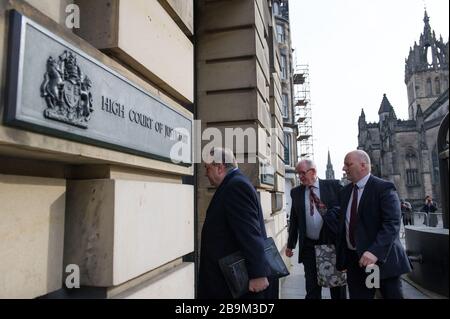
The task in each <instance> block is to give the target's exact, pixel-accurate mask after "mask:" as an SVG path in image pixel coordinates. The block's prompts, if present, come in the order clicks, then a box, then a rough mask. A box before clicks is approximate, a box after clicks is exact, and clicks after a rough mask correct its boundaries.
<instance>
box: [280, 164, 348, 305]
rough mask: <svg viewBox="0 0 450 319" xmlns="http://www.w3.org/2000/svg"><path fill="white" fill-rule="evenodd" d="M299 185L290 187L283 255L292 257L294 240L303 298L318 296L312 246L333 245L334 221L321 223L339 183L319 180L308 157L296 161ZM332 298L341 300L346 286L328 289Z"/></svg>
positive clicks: (336, 199)
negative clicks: (301, 272)
mask: <svg viewBox="0 0 450 319" xmlns="http://www.w3.org/2000/svg"><path fill="white" fill-rule="evenodd" d="M295 170H296V172H297V173H298V175H299V177H300V182H301V185H300V186H298V187H295V188H293V189H292V190H291V198H292V208H291V214H290V223H289V238H288V244H287V248H286V256H287V257H292V256H293V255H294V253H293V249H294V248H295V246H296V244H297V240H298V247H299V248H298V249H299V251H298V262H299V263H303V266H304V269H305V284H306V299H322V288H321V287H320V286H319V285H318V283H317V270H316V255H315V249H314V246H315V245H323V244H334V242H335V237H336V231H337V224H336V225H334V226H335V227H334V226H333V225H331V224H327V223H324V220H323V219H322V214H324V213H325V212H326V211H327V209H331V208H337V207H338V206H339V192H340V190H341V189H342V186H341V185H340V184H339V181H337V180H320V179H319V178H318V177H317V169H316V165H315V163H314V162H313V161H311V160H302V161H300V162H299V163H298V164H297V166H296V168H295ZM330 292H331V298H332V299H345V298H346V287H345V286H344V287H335V288H330Z"/></svg>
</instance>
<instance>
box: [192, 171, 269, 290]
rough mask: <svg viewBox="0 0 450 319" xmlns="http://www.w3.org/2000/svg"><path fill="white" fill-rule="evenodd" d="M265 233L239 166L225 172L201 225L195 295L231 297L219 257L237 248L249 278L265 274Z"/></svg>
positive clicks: (254, 197) (257, 206) (255, 198)
mask: <svg viewBox="0 0 450 319" xmlns="http://www.w3.org/2000/svg"><path fill="white" fill-rule="evenodd" d="M266 237H267V235H266V229H265V226H264V218H263V213H262V209H261V205H260V203H259V198H258V194H257V193H256V190H255V188H254V187H253V185H252V184H251V183H250V181H249V180H248V178H247V177H245V176H244V175H243V174H242V173H241V172H240V171H239V170H235V171H233V172H231V173H229V174H228V175H227V176H226V177H225V179H224V180H223V182H222V184H220V186H219V187H218V189H217V190H216V192H215V194H214V196H213V198H212V200H211V203H210V204H209V207H208V210H207V212H206V219H205V223H204V224H203V229H202V238H201V253H200V270H199V287H198V297H199V298H202V299H203V298H232V296H231V293H230V291H229V289H228V286H227V285H226V282H225V278H224V276H223V274H222V272H221V270H220V267H219V263H218V261H219V259H221V258H223V257H225V256H227V255H230V254H232V253H235V252H237V251H241V252H242V253H243V255H244V257H245V259H246V266H247V270H248V274H249V278H250V279H252V278H259V277H266V276H267V275H268V274H269V272H268V270H269V268H268V265H267V262H266V259H265V254H264V240H265V238H266Z"/></svg>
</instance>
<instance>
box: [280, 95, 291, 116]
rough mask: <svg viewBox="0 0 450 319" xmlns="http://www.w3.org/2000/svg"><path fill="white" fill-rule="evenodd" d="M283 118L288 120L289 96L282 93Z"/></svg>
mask: <svg viewBox="0 0 450 319" xmlns="http://www.w3.org/2000/svg"><path fill="white" fill-rule="evenodd" d="M282 103H283V117H284V118H288V117H289V95H287V94H286V93H283V99H282Z"/></svg>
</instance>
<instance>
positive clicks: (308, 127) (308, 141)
mask: <svg viewBox="0 0 450 319" xmlns="http://www.w3.org/2000/svg"><path fill="white" fill-rule="evenodd" d="M293 82H294V93H295V106H294V108H295V120H296V122H297V125H298V133H299V134H298V136H297V149H298V159H299V160H302V159H311V160H314V145H313V125H312V107H311V94H310V86H309V65H307V64H306V65H297V66H296V68H295V73H294V81H293Z"/></svg>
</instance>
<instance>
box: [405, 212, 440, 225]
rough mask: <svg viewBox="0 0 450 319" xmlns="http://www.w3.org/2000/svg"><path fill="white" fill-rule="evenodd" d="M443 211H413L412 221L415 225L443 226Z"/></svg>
mask: <svg viewBox="0 0 450 319" xmlns="http://www.w3.org/2000/svg"><path fill="white" fill-rule="evenodd" d="M442 216H443V214H442V213H425V212H413V213H412V221H413V225H415V226H421V225H424V226H428V227H437V228H443V222H442Z"/></svg>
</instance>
